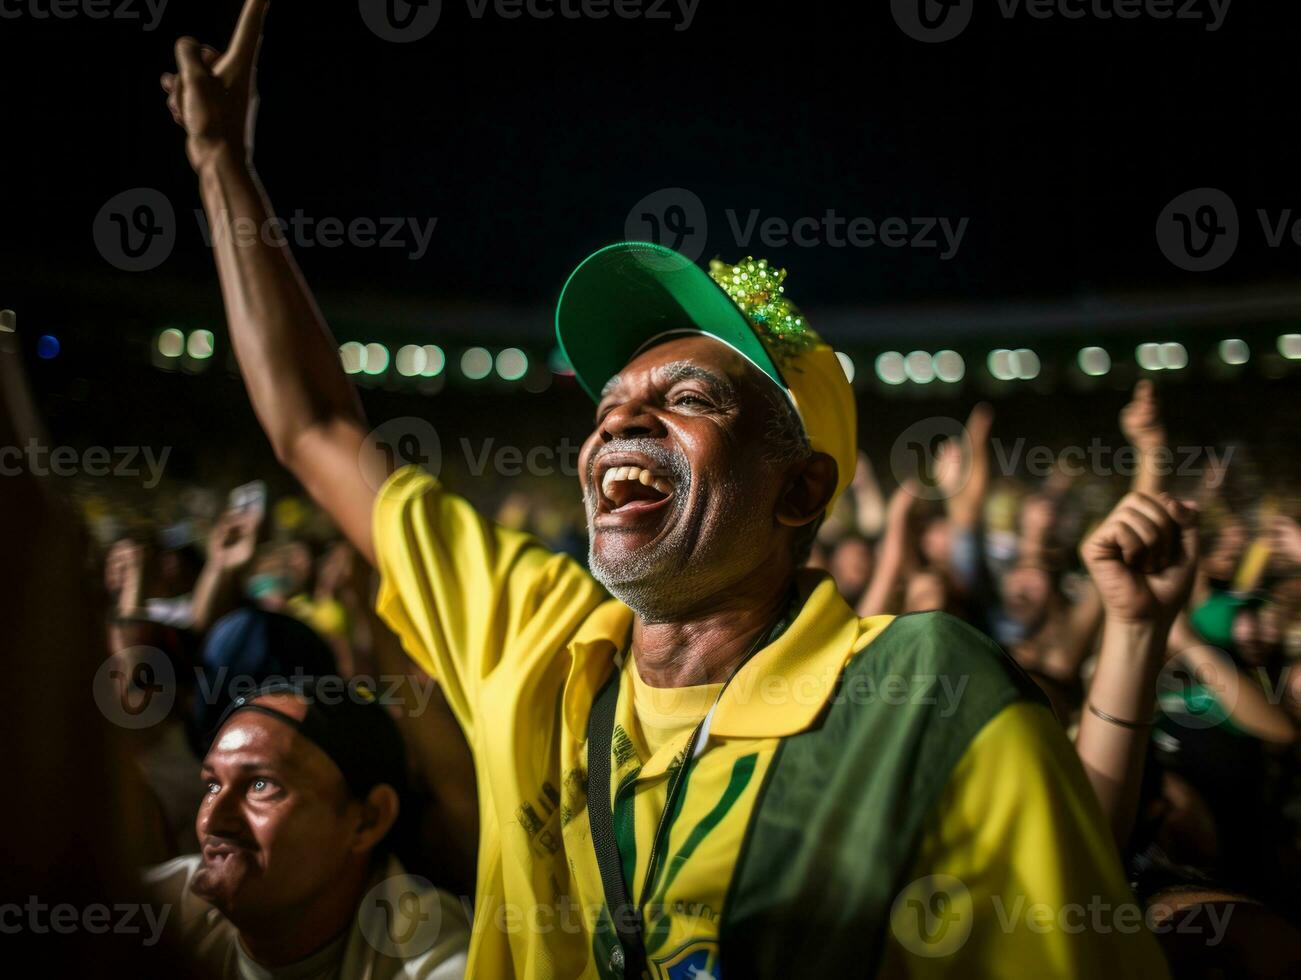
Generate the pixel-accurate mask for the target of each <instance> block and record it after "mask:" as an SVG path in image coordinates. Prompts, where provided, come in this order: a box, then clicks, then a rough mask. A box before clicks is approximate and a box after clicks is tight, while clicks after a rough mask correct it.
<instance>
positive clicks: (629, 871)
mask: <svg viewBox="0 0 1301 980" xmlns="http://www.w3.org/2000/svg"><path fill="white" fill-rule="evenodd" d="M640 772H641V766H638V767H637V768H636V769H635V770H634V771H632V772H630V773H629V774H628V776H627V778H625V779H624V780H623V782H621V783H620V784H619V788H618V789H617V790H615V793H614V840H615V843H616V844H618V845H619V858H620V863H621V864H622V865H623V880H624V883H625V887H627V888H628V894H629V897H630V898H632V897H635V896H633V894H632V882H633V880H634V875H636V874H637V807H636V805H635V803H634V798H635V797H636V795H637V790H636V786H637V775H638V774H639V773H640Z"/></svg>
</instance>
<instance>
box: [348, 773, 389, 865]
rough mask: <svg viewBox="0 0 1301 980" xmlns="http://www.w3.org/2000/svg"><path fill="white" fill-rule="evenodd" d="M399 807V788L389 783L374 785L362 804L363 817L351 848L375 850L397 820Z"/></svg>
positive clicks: (358, 850)
mask: <svg viewBox="0 0 1301 980" xmlns="http://www.w3.org/2000/svg"><path fill="white" fill-rule="evenodd" d="M398 807H399V804H398V794H397V790H395V789H394V788H393V787H392V786H390V785H388V784H387V783H380V784H379V785H378V786H372V787H371V790H370V792H369V793H367V794H366V799H365V801H363V803H362V804H361V819H360V821H359V822H358V824H357V830H356V833H355V834H354V836H353V838H352V847H351V850H352V851H354V852H356V853H366V852H368V851H372V850H374V848H375V845H376V844H378V843H379V842H380V841H382V840H383V839H384V837H385V835H387V834H388V832H389V831H390V830H391V829H392V827H393V824H395V823H396V822H397V819H398Z"/></svg>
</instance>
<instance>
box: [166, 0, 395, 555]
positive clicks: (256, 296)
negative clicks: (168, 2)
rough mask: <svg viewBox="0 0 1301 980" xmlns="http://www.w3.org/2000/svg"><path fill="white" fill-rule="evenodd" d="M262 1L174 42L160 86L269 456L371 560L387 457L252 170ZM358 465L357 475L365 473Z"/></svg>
mask: <svg viewBox="0 0 1301 980" xmlns="http://www.w3.org/2000/svg"><path fill="white" fill-rule="evenodd" d="M267 6H268V4H267V0H246V2H245V4H244V9H243V11H242V12H241V13H240V18H239V23H238V25H237V26H236V28H235V33H234V36H233V37H232V38H231V41H230V46H229V48H228V49H227V50H226V51H225V52H224V53H222V52H218V51H215V50H213V49H212V48H209V47H206V46H200V44H199V43H198V42H197V41H196V40H194V38H189V37H185V38H181V39H180V40H179V41H177V42H176V65H177V74H170V73H169V74H165V75H163V77H162V87H163V90H164V91H165V92H167V96H168V97H167V107H168V108H169V109H170V110H171V113H172V118H173V119H175V120H176V122H177V123H178V124H179V125H180V126H181V127H182V128H183V129H184V130H185V134H186V144H185V148H186V153H187V155H188V156H189V159H190V164H191V165H192V166H193V167H194V170H195V173H197V174H198V176H199V189H200V193H201V195H202V198H203V207H204V210H205V211H206V212H207V216H208V225H209V227H210V228H211V229H212V246H213V251H214V252H215V253H216V258H217V272H218V274H219V276H220V279H221V292H222V297H223V299H224V300H225V304H226V318H227V322H228V323H229V326H230V336H231V342H232V344H233V345H234V349H235V355H236V358H237V359H238V361H239V366H240V371H241V372H242V373H243V376H244V382H245V385H246V386H247V388H248V392H249V397H250V398H251V399H252V402H253V410H254V411H255V412H256V413H257V417H258V420H259V421H260V422H261V423H262V428H263V429H265V430H266V434H267V436H268V438H269V439H270V440H271V445H272V447H273V448H274V450H275V453H276V456H277V458H279V459H280V461H281V462H282V463H284V464H285V465H286V466H287V467H289V469H290V470H292V471H293V473H294V475H295V476H296V477H298V479H299V481H301V482H302V484H303V486H305V487H306V488H307V490H308V492H310V493H311V495H312V496H313V497H315V498H316V500H317V501H318V502H319V503H320V504H321V506H322V507H324V508H325V509H326V510H327V511H328V512H329V513H330V515H331V516H332V517H333V518H334V519H335V521H336V522H337V523H338V525H339V527H340V528H342V529H343V531H344V533H345V534H347V536H348V537H349V538H350V539H351V540H352V542H353V543H354V544H355V545H356V546H357V548H358V549H359V550H360V551H361V552H362V554H364V555H365V556H366V557H367V559H368V560H370V561H371V562H373V561H374V557H375V555H374V545H373V542H372V540H371V525H370V521H371V509H372V506H373V504H374V499H375V491H374V489H373V487H376V486H378V485H379V481H380V480H381V479H382V478H383V476H384V467H385V465H386V464H385V461H384V460H383V458H382V456H381V454H379V453H376V452H373V451H371V447H370V446H369V445H368V444H367V443H366V432H367V427H366V422H365V417H364V415H363V413H362V409H361V403H360V402H359V400H358V398H357V393H356V391H355V390H354V389H353V387H352V385H351V383H350V382H349V381H348V379H347V376H346V375H345V374H344V372H343V369H342V367H341V366H340V363H339V356H338V352H337V348H336V346H335V342H334V338H333V337H332V336H331V335H330V331H329V329H328V328H327V327H326V325H325V321H324V319H323V318H322V316H321V312H320V310H319V309H317V307H316V303H315V301H314V300H313V299H312V295H311V293H310V291H309V290H308V288H307V284H306V283H305V282H304V281H303V277H302V274H301V273H300V272H299V270H298V266H297V264H296V263H295V262H294V258H293V255H292V254H291V253H290V250H289V246H288V243H287V242H285V241H283V240H268V239H269V237H270V236H268V235H265V234H251V235H250V234H246V233H242V232H243V230H246V229H248V228H256V229H267V228H274V227H278V226H277V225H276V223H275V221H274V214H273V212H272V210H271V205H270V202H269V201H268V200H267V197H266V195H265V193H264V192H263V190H262V186H261V183H260V182H259V181H258V178H257V175H256V173H255V171H254V169H253V164H252V156H253V123H254V118H255V115H256V112H257V94H256V73H257V56H258V48H259V46H260V44H261V40H262V24H263V21H264V20H265V18H266V12H267ZM363 471H365V472H363Z"/></svg>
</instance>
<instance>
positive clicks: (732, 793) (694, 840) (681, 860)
mask: <svg viewBox="0 0 1301 980" xmlns="http://www.w3.org/2000/svg"><path fill="white" fill-rule="evenodd" d="M758 759H759V756H758V755H757V754H752V755H745V756H742V757H741V758H739V759H737V760H736V762H735V763H734V764H733V765H732V775H731V776H730V777H729V778H728V780H727V786H725V787H724V788H723V795H722V796H720V797H719V798H718V802H717V803H715V804H714V807H713V809H712V810H710V811H709V812H708V813H707V814H705V815H704V816H703V817H702V818H701V820H700V822H699V823H698V824H696V826H695V827H693V828H692V830H691V833H690V834H688V835H687V839H686V840H685V841H683V842H682V847H681V848H680V849H679V850H678V853H677V854H675V855H673V860H672V861H670V862H669V863H668V864H667V865H661V869H663V868H667V869H668V870H667V873H665V872H664V871H663V870H661V873H660V875H659V876H657V877H660V878H662V879H663V880H662V881H661V882H660V883H659V884H658V887H657V888H656V891H655V900H654V901H653V902H651V903H650V904H649V906H648V909H649V915H650V916H652V917H654V923H655V924H654V926H653V927H652V928H651V929H650V931H649V933H648V935H647V936H646V953H647V954H648V955H650V954H653V953H655V952H656V951H658V950H659V948H660V947H661V946H663V945H664V940H666V939H667V938H668V934H669V918H668V916H664V915H659V914H658V913H659V910H660V908H661V907H662V906H663V904H664V896H665V895H666V894H667V892H668V890H669V886H670V885H672V884H673V879H674V878H676V877H677V876H678V872H679V871H681V870H682V866H683V865H684V864H686V863H687V861H688V860H689V859H690V858H691V855H692V854H694V853H695V852H696V848H697V847H699V846H700V842H701V841H703V840H704V839H705V838H706V837H708V836H709V832H710V831H711V830H713V829H714V828H715V827H717V826H718V825H719V824H720V823H722V821H723V818H724V817H726V816H727V813H728V811H729V810H731V809H732V806H733V805H734V804H735V803H736V801H737V800H738V799H740V797H741V794H742V793H744V792H745V788H746V787H747V786H749V785H750V780H751V779H752V778H753V777H754V767H755V764H756V763H757V762H758ZM685 797H686V793H683V794H682V795H681V796H679V799H683V798H685ZM674 816H675V817H676V814H674Z"/></svg>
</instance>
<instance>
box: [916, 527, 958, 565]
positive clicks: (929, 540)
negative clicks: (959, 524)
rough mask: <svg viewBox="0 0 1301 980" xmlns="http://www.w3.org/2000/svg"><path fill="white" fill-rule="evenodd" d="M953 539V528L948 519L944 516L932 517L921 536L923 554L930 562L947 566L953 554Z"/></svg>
mask: <svg viewBox="0 0 1301 980" xmlns="http://www.w3.org/2000/svg"><path fill="white" fill-rule="evenodd" d="M952 540H953V534H952V528H951V527H950V525H949V522H948V519H947V518H944V517H935V518H932V519H931V520H929V521H927V523H926V526H925V527H924V528H923V529H922V533H921V538H920V547H921V552H922V555H923V556H924V557H925V558H926V561H927V562H928V563H929V564H931V565H935V566H937V567H939V568H947V567H948V566H949V561H950V556H951V555H952V550H951V549H952Z"/></svg>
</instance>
